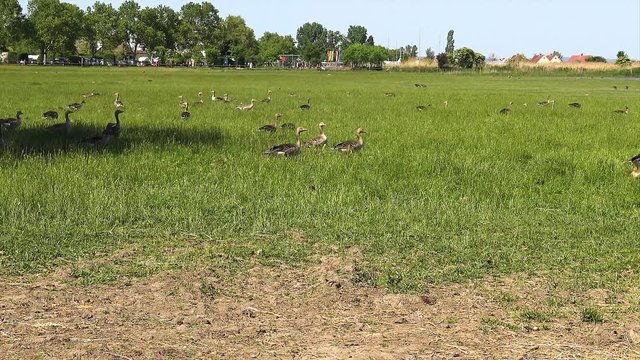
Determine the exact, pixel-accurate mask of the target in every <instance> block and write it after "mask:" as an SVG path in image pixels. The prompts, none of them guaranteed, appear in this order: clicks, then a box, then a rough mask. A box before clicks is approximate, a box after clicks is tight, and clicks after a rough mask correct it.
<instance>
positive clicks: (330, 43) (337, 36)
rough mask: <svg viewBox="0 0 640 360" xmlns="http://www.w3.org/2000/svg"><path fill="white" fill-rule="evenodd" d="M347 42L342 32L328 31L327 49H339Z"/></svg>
mask: <svg viewBox="0 0 640 360" xmlns="http://www.w3.org/2000/svg"><path fill="white" fill-rule="evenodd" d="M346 42H347V38H346V37H345V36H344V35H342V33H340V31H333V30H327V48H328V49H337V48H340V47H342V46H343V45H344V44H345V43H346Z"/></svg>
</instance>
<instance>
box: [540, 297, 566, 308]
mask: <svg viewBox="0 0 640 360" xmlns="http://www.w3.org/2000/svg"><path fill="white" fill-rule="evenodd" d="M544 302H545V304H547V306H551V307H554V308H559V307H562V306H564V304H565V301H564V300H563V299H562V298H560V297H557V296H549V297H548V298H546V299H545V300H544Z"/></svg>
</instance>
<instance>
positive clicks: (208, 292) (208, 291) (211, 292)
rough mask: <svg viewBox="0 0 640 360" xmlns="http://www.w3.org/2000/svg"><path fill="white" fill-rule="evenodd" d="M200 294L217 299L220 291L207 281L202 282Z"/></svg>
mask: <svg viewBox="0 0 640 360" xmlns="http://www.w3.org/2000/svg"><path fill="white" fill-rule="evenodd" d="M200 292H201V293H202V295H204V296H206V297H210V298H215V297H216V296H218V295H220V290H218V289H217V288H216V287H215V286H214V285H213V284H211V283H209V282H206V281H202V282H201V283H200Z"/></svg>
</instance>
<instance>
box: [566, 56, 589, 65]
mask: <svg viewBox="0 0 640 360" xmlns="http://www.w3.org/2000/svg"><path fill="white" fill-rule="evenodd" d="M590 57H591V55H584V54H580V55H571V57H570V58H569V61H567V62H568V63H570V64H572V63H579V62H586V61H587V59H589V58H590Z"/></svg>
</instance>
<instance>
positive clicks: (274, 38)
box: [258, 32, 296, 62]
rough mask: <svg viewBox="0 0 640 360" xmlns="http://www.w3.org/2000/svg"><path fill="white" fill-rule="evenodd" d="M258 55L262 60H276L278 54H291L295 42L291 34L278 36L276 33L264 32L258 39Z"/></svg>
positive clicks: (293, 51)
mask: <svg viewBox="0 0 640 360" xmlns="http://www.w3.org/2000/svg"><path fill="white" fill-rule="evenodd" d="M258 48H259V53H258V56H259V58H260V60H261V61H262V62H270V61H276V60H278V56H279V55H283V54H293V53H295V51H296V44H295V42H294V40H293V37H292V36H291V35H285V36H280V35H278V33H272V32H265V33H264V34H263V35H262V37H261V38H260V39H259V40H258Z"/></svg>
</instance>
